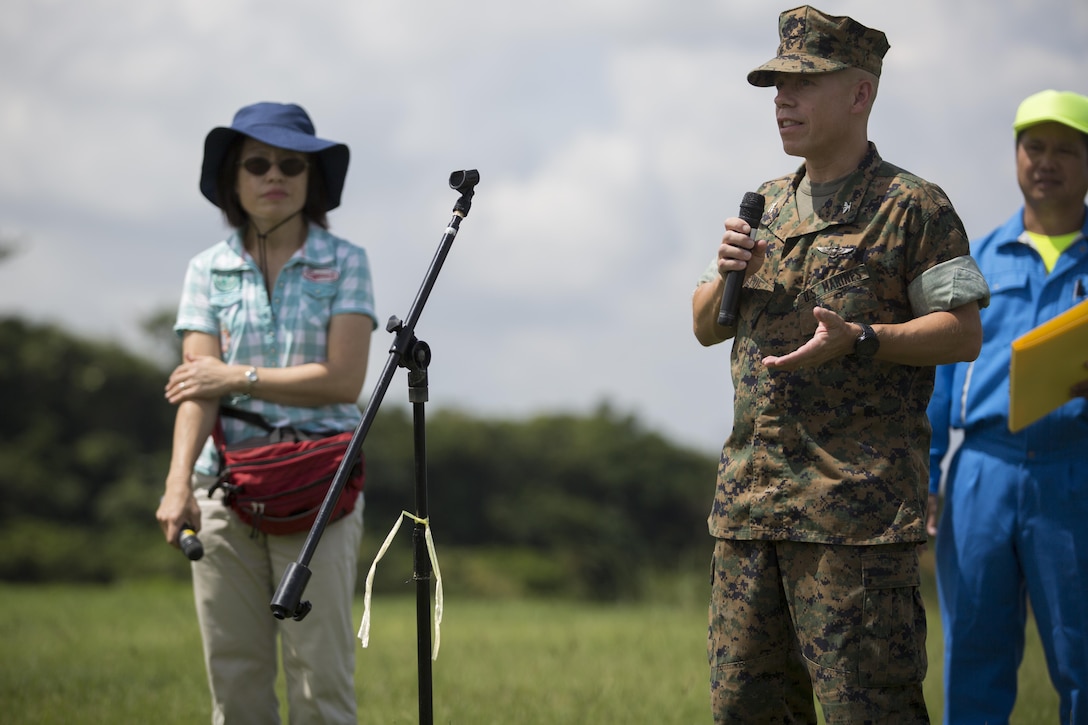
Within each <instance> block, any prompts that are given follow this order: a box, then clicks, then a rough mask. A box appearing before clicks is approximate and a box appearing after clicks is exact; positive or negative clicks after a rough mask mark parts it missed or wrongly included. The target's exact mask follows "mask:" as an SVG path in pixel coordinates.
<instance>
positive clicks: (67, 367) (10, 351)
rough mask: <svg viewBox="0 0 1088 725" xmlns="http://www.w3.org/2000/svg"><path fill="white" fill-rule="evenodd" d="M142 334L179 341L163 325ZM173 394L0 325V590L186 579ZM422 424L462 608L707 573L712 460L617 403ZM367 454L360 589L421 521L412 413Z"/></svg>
mask: <svg viewBox="0 0 1088 725" xmlns="http://www.w3.org/2000/svg"><path fill="white" fill-rule="evenodd" d="M146 327H147V330H148V332H149V334H152V335H155V336H157V337H159V338H160V339H161V340H162V341H163V342H164V343H165V342H166V341H168V340H169V331H168V324H167V321H166V318H165V317H163V316H162V315H159V316H158V317H154V318H150V319H149V320H148V322H147V325H146ZM164 380H165V372H164V371H163V369H162V366H161V365H158V364H156V363H154V362H152V361H147V360H143V359H141V358H138V357H136V356H134V355H132V354H130V353H128V352H126V351H124V350H122V349H120V348H118V347H116V346H113V345H105V344H100V343H94V342H89V341H85V340H80V339H78V338H75V337H73V336H71V335H68V334H66V333H64V332H63V331H61V330H58V329H56V328H54V327H51V326H41V325H31V324H29V323H26V322H23V321H20V320H16V319H0V400H3V401H4V413H5V415H4V416H2V417H0V492H2V496H0V524H2V525H3V526H2V527H0V579H2V580H9V581H23V582H25V581H78V582H105V581H114V580H118V579H131V578H140V577H147V576H156V577H157V576H167V577H186V576H188V565H187V563H186V562H185V560H184V558H183V557H181V555H180V554H178V553H177V552H176V551H175V550H174V549H172V548H170V547H168V546H166V545H165V544H164V543H163V542H162V537H161V533H160V532H159V530H158V526H157V524H156V523H155V520H154V511H155V507H156V506H157V504H158V499H159V495H160V494H161V490H162V481H163V478H164V476H165V472H166V467H167V465H168V462H169V455H170V451H169V445H170V440H171V436H172V427H173V416H174V409H173V408H172V407H171V406H170V405H168V404H167V403H166V402H165V400H164V399H163V395H162V389H163V384H164ZM425 416H426V418H425V421H424V424H425V425H424V426H423V430H424V433H425V439H426V440H425V443H426V446H425V451H426V454H427V457H426V474H427V487H428V494H429V496H428V499H429V513H430V516H429V518H430V521H431V527H432V533H433V534H434V538H435V541H436V543H437V545H438V548H439V557H440V562H441V564H442V565H443V569H444V573H445V574H446V576H447V585H448V587H449V590H450V591H451V592H457V593H465V594H474V595H486V596H522V595H526V594H546V595H549V596H578V597H586V598H592V599H597V600H621V599H632V598H637V597H643V596H646V595H648V594H649V595H652V594H654V592H653V591H652V589H653V588H654V587H655V586H656V582H659V581H660V574H661V572H669V571H673V570H676V569H677V568H678V567H679V568H682V569H686V568H689V567H690V568H699V569H701V568H703V566H704V565H705V560H706V558H707V556H708V552H709V540H708V538H707V536H706V533H705V531H706V529H705V523H704V521H705V517H706V512H707V507H708V506H709V503H710V496H711V494H712V489H713V479H714V461H713V460H711V459H709V458H708V457H707V456H704V455H702V454H698V453H694V452H692V451H688V450H685V449H682V448H678V447H676V446H674V445H672V444H670V443H669V442H667V441H666V440H664V439H663V438H662V437H661V436H660V435H658V434H656V433H654V432H652V431H648V430H645V429H644V428H643V427H642V426H641V425H640V424H639V422H638V421H637V420H636V419H635V417H634V416H631V415H624V414H621V413H619V412H617V411H615V410H613V409H612V408H611V407H609V406H608V405H606V404H602V405H600V406H599V407H598V408H597V410H595V411H594V412H593V413H592V414H590V415H586V416H576V415H569V414H548V415H539V416H535V417H531V418H528V419H525V420H488V419H481V418H477V417H474V416H472V415H470V414H468V413H465V412H463V411H456V410H437V411H435V410H434V409H430V408H428V409H426V411H425ZM364 452H365V454H366V460H367V483H366V521H367V537H366V543H365V548H364V552H363V553H364V561H363V562H361V564H360V568H361V571H360V582H361V581H362V580H363V578H364V577H365V575H366V568H368V567H369V565H370V560H369V558H368V557H367V554H370V553H372V552H374V550H375V549H376V547H377V544H378V543H380V541H381V539H382V538H383V537H384V535H385V532H386V531H388V527H390V526H391V525H392V524H393V523H394V522H395V521H396V519H397V517H398V516H399V515H400V513H401V511H403V510H408V511H412V512H414V511H415V509H416V504H415V486H416V481H415V471H416V459H415V435H414V422H413V413H412V411H410V410H407V409H405V408H403V407H398V406H397V405H395V404H393V403H391V402H389V401H386V402H385V403H383V405H382V407H381V410H380V411H379V412H378V414H377V416H376V418H375V421H374V424H373V426H372V427H371V429H370V431H369V432H368V435H367V438H366V442H365V445H364ZM404 528H405V529H410V528H411V524H410V523H409V524H408V525H407V526H405V527H404ZM410 542H411V537H410V536H409V535H407V534H405V535H403V541H402V542H398V543H397V545H396V546H394V547H392V548H391V549H390V552H389V554H388V555H387V559H386V561H385V562H383V564H382V565H381V567H380V568H379V577H378V583H379V586H390V587H391V586H403V583H404V582H405V581H406V580H410V579H411V573H412V557H411V552H410V548H411V543H410Z"/></svg>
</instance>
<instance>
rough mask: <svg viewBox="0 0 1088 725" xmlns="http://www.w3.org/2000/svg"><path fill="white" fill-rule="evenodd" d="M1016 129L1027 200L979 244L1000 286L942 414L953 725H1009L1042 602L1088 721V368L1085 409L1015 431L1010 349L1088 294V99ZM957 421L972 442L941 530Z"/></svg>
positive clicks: (1063, 685) (940, 389)
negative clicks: (978, 343)
mask: <svg viewBox="0 0 1088 725" xmlns="http://www.w3.org/2000/svg"><path fill="white" fill-rule="evenodd" d="M1013 129H1014V130H1015V132H1016V175H1017V181H1018V182H1019V185H1020V190H1021V192H1022V193H1023V197H1024V206H1023V208H1022V209H1021V210H1019V211H1017V212H1016V213H1015V214H1014V215H1013V216H1012V218H1010V219H1009V220H1008V221H1007V222H1005V224H1004V225H1002V226H1001V227H999V228H997V229H996V230H994V231H993V232H991V233H990V234H989V235H988V236H986V237H984V238H983V239H981V240H978V241H977V242H975V243H973V244H972V245H971V247H972V249H971V252H972V255H973V256H974V258H975V260H976V261H977V262H978V266H979V268H980V269H981V270H982V273H983V275H985V277H986V281H987V282H988V283H989V285H990V291H991V300H990V306H989V307H988V308H987V309H984V310H982V312H981V317H982V325H983V343H982V351H981V353H980V354H979V356H978V359H977V360H976V361H975V362H973V363H956V364H952V365H945V366H941V367H938V369H937V380H936V386H935V388H934V392H933V397H932V399H931V402H930V405H929V417H930V421H931V422H932V424H933V442H932V448H931V450H930V458H931V463H930V511H929V517H928V523H929V530H930V534H931V535H932V534H936V535H937V581H938V586H939V592H940V604H941V618H942V621H943V625H944V645H945V662H944V702H945V711H944V721H945V722H946V723H957V725H959V724H963V723H1003V722H1008V720H1009V714H1010V713H1011V712H1012V709H1013V704H1014V702H1015V700H1016V683H1017V669H1018V668H1019V666H1020V661H1021V659H1022V656H1023V653H1024V626H1025V622H1026V619H1027V599H1028V598H1030V601H1031V607H1032V610H1033V612H1034V615H1035V619H1036V622H1037V623H1038V627H1039V634H1040V636H1041V638H1042V642H1043V649H1044V650H1045V652H1046V660H1047V666H1048V668H1049V671H1050V678H1051V681H1052V682H1053V683H1054V687H1055V688H1056V689H1057V691H1058V693H1059V695H1060V697H1061V722H1063V723H1088V567H1086V565H1085V563H1084V562H1088V464H1086V461H1088V400H1086V399H1085V398H1086V397H1088V369H1086V370H1085V374H1084V377H1085V379H1086V382H1084V383H1080V384H1078V385H1076V386H1074V388H1073V389H1072V390H1071V391H1070V395H1071V396H1072V397H1073V399H1072V400H1070V401H1069V402H1067V403H1065V404H1064V405H1062V406H1061V407H1060V408H1058V409H1057V410H1055V411H1053V412H1052V413H1050V414H1049V415H1047V416H1046V417H1044V418H1042V419H1041V420H1039V421H1037V422H1035V423H1033V424H1032V425H1030V426H1028V427H1027V428H1025V429H1023V430H1021V431H1019V432H1017V433H1012V432H1010V431H1009V427H1008V414H1009V359H1010V354H1011V343H1012V341H1013V340H1015V339H1016V338H1017V337H1020V336H1021V335H1023V334H1024V333H1025V332H1027V331H1028V330H1030V329H1032V328H1033V327H1036V326H1037V325H1040V324H1042V323H1044V322H1046V321H1047V320H1049V319H1051V318H1053V317H1055V316H1057V315H1059V314H1061V313H1062V312H1065V311H1066V310H1068V309H1069V308H1071V307H1073V306H1074V305H1076V304H1078V303H1080V302H1082V301H1084V300H1085V299H1088V238H1086V235H1088V214H1086V207H1085V203H1084V202H1085V195H1086V194H1088V97H1085V96H1082V95H1079V94H1076V93H1068V92H1057V91H1043V92H1041V93H1037V94H1035V95H1032V96H1030V97H1028V98H1027V99H1026V100H1024V102H1023V103H1022V104H1021V105H1020V107H1019V109H1018V111H1017V113H1016V119H1015V121H1014V123H1013ZM1083 353H1084V355H1083V357H1084V358H1085V359H1086V362H1085V365H1086V368H1088V350H1085V351H1083ZM950 427H951V428H956V429H959V430H961V431H962V432H963V443H962V445H961V446H960V447H959V449H958V450H957V452H956V453H955V455H954V456H953V458H952V461H951V463H950V465H949V468H948V478H947V482H946V488H945V492H944V510H943V512H942V514H941V518H940V526H939V527H938V526H937V496H938V485H939V483H940V477H941V470H940V463H941V461H942V460H943V459H944V457H945V454H946V453H947V452H948V449H949V437H950V436H949V428H950Z"/></svg>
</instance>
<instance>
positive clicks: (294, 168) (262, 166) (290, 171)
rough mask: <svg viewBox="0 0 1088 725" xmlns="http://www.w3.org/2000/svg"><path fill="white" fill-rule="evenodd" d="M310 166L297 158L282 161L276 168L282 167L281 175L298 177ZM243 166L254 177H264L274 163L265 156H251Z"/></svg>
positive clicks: (278, 162) (292, 157)
mask: <svg viewBox="0 0 1088 725" xmlns="http://www.w3.org/2000/svg"><path fill="white" fill-rule="evenodd" d="M309 165H310V164H309V162H308V161H306V160H304V159H300V158H298V157H297V156H291V157H288V158H286V159H280V160H279V161H277V162H276V166H278V167H280V173H281V174H283V175H284V176H298V175H299V174H301V173H302V172H303V171H305V170H306V167H307V166H309ZM241 166H242V168H243V169H245V170H246V171H248V172H249V173H251V174H253V175H254V176H264V175H265V174H267V173H268V171H269V169H271V168H272V162H271V161H269V160H268V159H266V158H265V157H264V156H251V157H249V158H248V159H246V160H245V161H243V162H242V163H241Z"/></svg>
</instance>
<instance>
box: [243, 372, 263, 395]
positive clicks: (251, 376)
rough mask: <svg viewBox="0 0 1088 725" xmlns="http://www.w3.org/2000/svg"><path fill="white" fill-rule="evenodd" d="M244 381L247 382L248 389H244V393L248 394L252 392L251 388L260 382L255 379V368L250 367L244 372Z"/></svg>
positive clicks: (258, 379)
mask: <svg viewBox="0 0 1088 725" xmlns="http://www.w3.org/2000/svg"><path fill="white" fill-rule="evenodd" d="M246 380H247V381H248V382H249V387H248V388H246V391H247V392H249V391H251V390H253V386H254V385H256V384H257V383H258V382H260V380H261V379H260V378H259V377H257V368H255V367H251V368H250V369H249V370H246Z"/></svg>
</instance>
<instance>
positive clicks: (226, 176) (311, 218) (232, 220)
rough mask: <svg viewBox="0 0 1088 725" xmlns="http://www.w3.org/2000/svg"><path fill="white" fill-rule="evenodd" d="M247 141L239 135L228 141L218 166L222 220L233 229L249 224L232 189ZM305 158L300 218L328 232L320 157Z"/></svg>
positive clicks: (307, 156) (326, 190) (309, 155)
mask: <svg viewBox="0 0 1088 725" xmlns="http://www.w3.org/2000/svg"><path fill="white" fill-rule="evenodd" d="M246 138H247V137H246V136H242V135H239V136H238V137H237V138H236V139H235V140H234V141H233V142H231V145H230V147H229V148H227V152H226V153H225V154H224V155H223V163H222V165H220V167H219V173H218V175H217V179H216V181H217V185H216V194H217V195H218V199H217V201H218V203H219V208H220V209H222V210H223V217H224V218H225V219H226V220H227V224H229V225H230V226H231V227H233V228H234V229H242V228H243V227H245V226H246V225H247V224H249V214H247V213H246V210H245V209H243V208H242V202H241V200H240V199H239V198H238V193H237V192H236V191H235V190H234V187H235V185H236V184H237V182H238V167H239V164H240V163H241V162H242V145H243V144H244V143H245V140H246ZM306 158H307V160H308V161H309V162H310V169H309V175H308V180H307V183H306V205H305V206H304V207H303V208H302V216H303V218H305V219H306V221H307V222H309V223H310V224H316V225H317V226H319V227H321V228H322V229H328V228H329V220H328V217H327V216H326V214H325V209H326V207H327V206H328V199H329V192H328V189H327V187H326V186H325V169H324V167H323V165H322V163H321V157H320V156H318V155H315V154H307V155H306Z"/></svg>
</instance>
